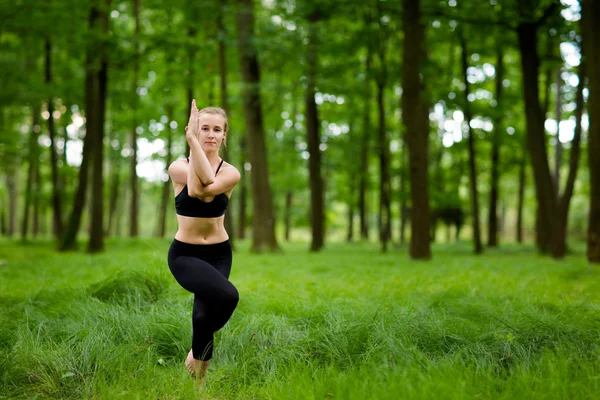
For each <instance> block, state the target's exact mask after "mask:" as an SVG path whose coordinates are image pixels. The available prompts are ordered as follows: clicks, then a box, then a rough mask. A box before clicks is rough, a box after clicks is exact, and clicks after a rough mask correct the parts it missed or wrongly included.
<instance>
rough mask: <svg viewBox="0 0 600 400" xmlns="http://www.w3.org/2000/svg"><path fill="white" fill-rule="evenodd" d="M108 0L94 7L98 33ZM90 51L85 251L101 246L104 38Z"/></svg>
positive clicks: (105, 76) (104, 30)
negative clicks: (93, 61) (93, 67)
mask: <svg viewBox="0 0 600 400" xmlns="http://www.w3.org/2000/svg"><path fill="white" fill-rule="evenodd" d="M109 10H110V0H104V5H102V6H100V7H99V8H98V15H97V21H98V22H97V24H98V25H99V28H100V29H101V32H102V37H107V36H108V27H109V18H108V11H109ZM93 51H96V52H98V56H97V57H98V60H97V62H98V63H99V67H100V68H99V70H98V71H97V72H95V73H94V75H95V77H94V78H93V79H94V81H95V84H94V89H95V90H93V91H92V93H91V102H90V103H87V104H86V106H87V109H88V110H90V104H91V107H92V108H93V109H94V110H95V111H92V115H94V120H93V121H92V123H93V124H94V125H95V126H96V127H95V128H94V137H93V140H92V143H94V153H93V158H92V160H93V168H92V203H91V205H92V209H91V224H90V227H91V229H90V241H89V242H88V247H87V251H88V252H89V253H96V252H100V251H103V250H104V178H103V173H102V172H103V171H102V168H103V164H104V117H105V112H106V91H107V85H108V48H107V45H106V44H105V43H104V40H103V41H102V42H101V43H99V44H98V46H96V47H95V48H94V49H93Z"/></svg>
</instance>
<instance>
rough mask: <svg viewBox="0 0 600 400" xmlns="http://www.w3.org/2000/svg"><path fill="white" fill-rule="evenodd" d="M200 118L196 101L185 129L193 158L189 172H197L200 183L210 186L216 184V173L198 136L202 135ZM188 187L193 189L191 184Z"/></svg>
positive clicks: (193, 101) (193, 103) (193, 102)
mask: <svg viewBox="0 0 600 400" xmlns="http://www.w3.org/2000/svg"><path fill="white" fill-rule="evenodd" d="M198 118H199V113H198V108H196V100H192V107H191V112H190V119H189V121H188V126H186V127H185V139H186V140H187V142H188V144H189V146H190V150H191V156H192V157H191V159H190V169H189V171H190V172H195V175H196V176H197V177H198V178H199V179H200V182H201V183H202V184H203V185H210V184H211V183H213V182H214V172H213V170H212V167H211V166H210V163H209V162H208V159H207V158H206V154H204V150H202V146H201V145H200V142H199V141H198V135H200V126H199V122H198ZM190 175H191V174H190ZM189 180H190V177H188V182H189ZM188 187H191V185H190V183H188Z"/></svg>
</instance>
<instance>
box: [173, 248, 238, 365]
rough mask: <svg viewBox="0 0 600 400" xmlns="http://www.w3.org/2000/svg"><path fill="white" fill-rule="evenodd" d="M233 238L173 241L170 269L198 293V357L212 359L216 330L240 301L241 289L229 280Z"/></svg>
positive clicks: (195, 339)
mask: <svg viewBox="0 0 600 400" xmlns="http://www.w3.org/2000/svg"><path fill="white" fill-rule="evenodd" d="M231 259H232V254H231V244H230V243H229V240H227V241H225V242H222V243H217V244H190V243H184V242H180V241H178V240H177V239H175V240H173V243H172V244H171V247H170V248H169V257H168V260H169V268H170V269H171V273H172V274H173V276H174V277H175V279H176V280H177V282H178V283H179V284H180V285H181V286H182V287H183V288H184V289H186V290H188V291H190V292H192V293H194V309H193V310H192V328H193V336H192V353H193V355H194V358H195V359H196V360H203V361H206V360H210V359H211V358H212V354H213V339H214V332H215V331H218V330H219V329H221V328H222V327H223V326H224V325H225V323H226V322H227V321H228V320H229V318H230V317H231V314H233V310H235V307H236V306H237V304H238V300H239V295H238V291H237V289H236V288H235V286H233V284H232V283H231V282H229V280H228V278H229V272H230V271H231Z"/></svg>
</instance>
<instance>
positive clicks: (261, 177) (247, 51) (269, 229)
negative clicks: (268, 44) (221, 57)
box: [236, 0, 279, 252]
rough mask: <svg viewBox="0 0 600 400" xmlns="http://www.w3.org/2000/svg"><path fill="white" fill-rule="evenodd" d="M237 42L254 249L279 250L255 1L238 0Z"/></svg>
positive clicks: (257, 250) (260, 250)
mask: <svg viewBox="0 0 600 400" xmlns="http://www.w3.org/2000/svg"><path fill="white" fill-rule="evenodd" d="M237 4H238V6H239V10H238V12H237V19H236V23H237V43H238V53H239V63H240V71H241V74H242V80H243V90H242V93H243V107H244V120H245V121H246V138H247V142H248V145H249V150H250V163H251V165H252V174H251V179H252V206H253V214H252V219H253V226H254V229H253V231H252V251H255V252H262V251H264V250H271V251H277V250H279V246H278V244H277V240H276V238H275V217H274V214H273V197H272V194H271V185H270V183H269V171H268V163H267V149H266V144H265V130H264V126H263V117H262V108H261V102H260V90H259V89H260V66H259V63H258V57H257V55H256V49H255V47H254V43H253V42H252V38H253V37H254V6H253V1H252V0H237Z"/></svg>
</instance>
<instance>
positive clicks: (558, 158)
mask: <svg viewBox="0 0 600 400" xmlns="http://www.w3.org/2000/svg"><path fill="white" fill-rule="evenodd" d="M560 72H561V69H560V68H557V69H556V79H555V82H556V107H555V108H554V116H555V117H556V146H555V149H554V176H553V181H554V195H555V196H556V198H557V199H558V198H559V196H560V165H561V164H562V155H563V147H562V144H561V143H560V120H561V119H562V112H561V107H562V103H561V93H560V88H561V86H562V78H561V77H560Z"/></svg>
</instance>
